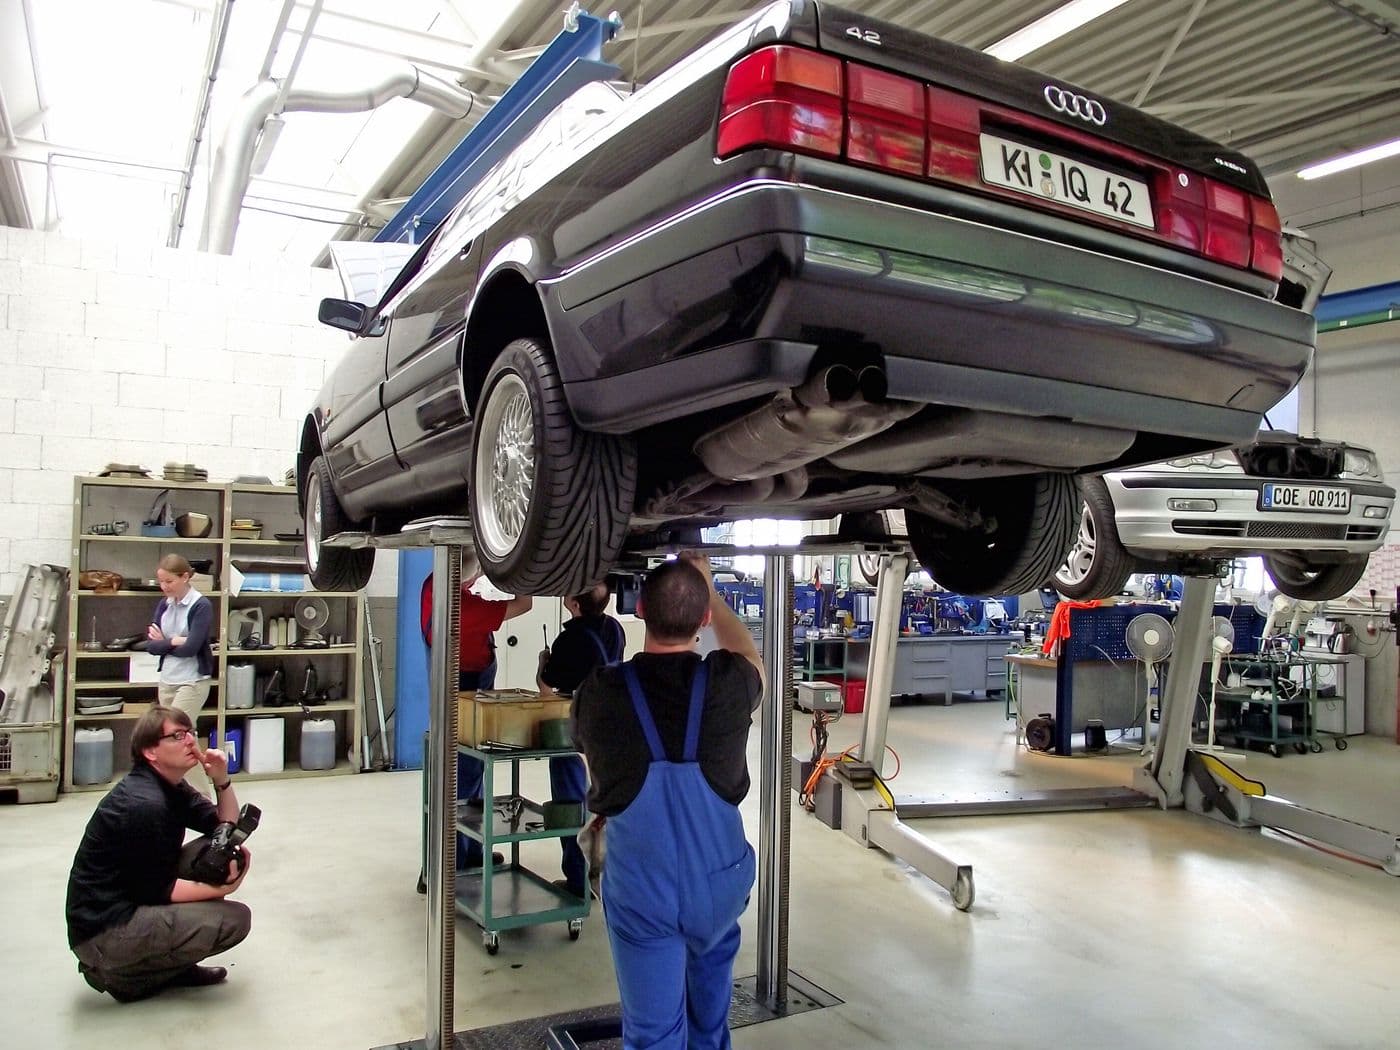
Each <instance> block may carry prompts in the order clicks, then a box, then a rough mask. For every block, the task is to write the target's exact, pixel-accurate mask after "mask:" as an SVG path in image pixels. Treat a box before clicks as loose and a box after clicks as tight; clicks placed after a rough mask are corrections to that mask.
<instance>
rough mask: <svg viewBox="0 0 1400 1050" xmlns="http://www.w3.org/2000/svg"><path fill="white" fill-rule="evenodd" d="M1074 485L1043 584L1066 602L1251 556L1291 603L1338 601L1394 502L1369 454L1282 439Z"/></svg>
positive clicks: (1376, 543) (1385, 527) (1263, 436)
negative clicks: (1143, 577) (1064, 543)
mask: <svg viewBox="0 0 1400 1050" xmlns="http://www.w3.org/2000/svg"><path fill="white" fill-rule="evenodd" d="M1079 489H1080V495H1081V497H1082V499H1083V508H1082V510H1081V512H1080V519H1079V532H1078V535H1077V536H1076V538H1075V541H1074V546H1073V547H1072V548H1071V549H1070V552H1069V555H1068V556H1067V557H1066V559H1065V562H1064V564H1063V565H1061V566H1060V568H1059V569H1058V570H1057V571H1056V573H1055V577H1054V580H1053V584H1054V587H1055V589H1056V590H1058V591H1059V592H1060V593H1061V594H1063V595H1064V596H1065V597H1067V598H1074V599H1077V600H1084V599H1090V598H1107V597H1108V596H1109V595H1112V594H1118V593H1119V592H1120V591H1122V589H1123V585H1124V584H1125V583H1127V580H1128V577H1129V576H1130V575H1132V574H1133V573H1137V572H1154V573H1160V572H1175V571H1179V570H1180V569H1181V567H1182V565H1183V563H1185V564H1187V565H1190V564H1194V565H1195V566H1196V567H1197V568H1198V569H1201V568H1202V566H1203V563H1205V562H1209V561H1219V560H1225V559H1231V558H1244V557H1249V556H1251V555H1258V556H1260V557H1262V558H1263V560H1264V568H1265V571H1267V572H1268V574H1269V576H1270V578H1272V580H1273V581H1274V586H1275V587H1277V588H1278V589H1279V591H1281V592H1282V593H1283V594H1286V595H1287V596H1288V597H1290V598H1299V599H1305V600H1310V601H1324V600H1329V599H1332V598H1340V597H1341V596H1342V595H1344V594H1346V593H1347V592H1348V591H1350V590H1351V589H1352V588H1353V587H1355V586H1356V584H1357V583H1358V582H1360V580H1361V577H1362V575H1363V574H1364V573H1365V572H1366V565H1367V562H1368V561H1369V559H1370V556H1371V553H1372V552H1373V551H1375V550H1377V549H1378V548H1379V547H1380V546H1381V544H1382V543H1384V542H1385V537H1386V534H1387V533H1388V532H1389V531H1390V514H1391V510H1392V509H1393V507H1394V504H1395V489H1393V488H1391V487H1390V486H1389V485H1387V484H1385V479H1384V477H1383V476H1382V474H1381V468H1380V463H1379V462H1378V461H1377V459H1376V456H1375V453H1373V452H1372V451H1371V450H1370V449H1366V448H1360V447H1358V446H1355V445H1347V444H1343V443H1341V442H1335V441H1319V440H1317V439H1313V438H1300V437H1297V436H1296V435H1294V434H1288V433H1284V432H1281V431H1263V432H1261V433H1260V434H1259V437H1258V439H1257V440H1255V441H1253V442H1251V443H1250V444H1248V445H1242V446H1240V447H1238V448H1233V449H1226V450H1224V451H1221V452H1206V453H1201V454H1197V455H1192V456H1184V457H1182V458H1179V459H1173V460H1170V461H1169V462H1166V463H1157V464H1154V465H1152V466H1146V467H1135V468H1133V469H1131V470H1121V471H1113V472H1111V473H1109V474H1105V475H1104V476H1103V477H1088V478H1081V479H1079Z"/></svg>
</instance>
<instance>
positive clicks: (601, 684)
mask: <svg viewBox="0 0 1400 1050" xmlns="http://www.w3.org/2000/svg"><path fill="white" fill-rule="evenodd" d="M637 615H638V616H639V617H640V618H641V619H642V620H644V621H645V623H646V642H645V645H644V647H643V652H641V653H640V654H638V655H637V656H635V657H633V658H632V659H631V660H629V661H627V662H626V663H624V664H620V665H618V666H616V667H605V668H603V669H601V670H599V671H597V672H595V673H594V674H593V675H591V676H590V677H589V678H588V679H587V680H586V681H585V682H584V683H583V684H582V685H581V686H580V687H579V689H578V690H577V692H576V693H575V694H574V704H573V718H574V738H575V741H576V742H577V743H578V745H579V747H580V749H581V750H582V751H583V753H584V757H585V758H586V759H587V760H588V765H589V772H590V774H591V775H592V779H593V784H592V787H591V788H590V789H589V794H588V808H589V810H591V811H592V812H593V813H596V814H600V815H601V816H602V817H603V818H604V819H605V821H606V828H607V832H606V835H607V865H606V868H605V869H604V871H603V880H602V891H603V908H604V918H605V919H606V921H607V925H608V938H609V940H610V942H611V944H612V954H613V966H614V968H615V969H616V971H617V983H618V989H619V991H620V992H621V996H622V1043H623V1047H624V1050H642V1048H676V1050H682V1048H687V1047H688V1048H690V1050H702V1048H703V1050H709V1048H727V1047H728V1046H729V1045H730V1042H729V1028H728V1018H729V995H730V984H731V982H732V980H733V971H734V957H735V955H736V954H738V951H739V917H740V916H741V915H742V914H743V913H744V909H745V908H746V907H747V906H748V897H749V891H750V890H751V889H752V887H753V881H754V874H755V865H754V852H753V849H752V847H750V846H749V844H748V842H747V841H746V840H745V839H744V825H743V821H742V820H741V819H740V817H739V803H740V802H741V801H742V800H743V798H744V796H745V795H746V794H748V790H749V771H748V764H747V761H746V758H745V748H746V745H747V742H748V734H749V728H750V725H751V724H752V716H753V711H754V710H755V709H756V708H757V707H758V704H759V700H760V699H761V698H762V695H763V669H762V663H761V661H760V659H759V655H758V649H757V647H756V646H755V645H754V642H753V638H752V637H751V636H750V635H749V632H748V630H747V629H746V628H745V627H744V625H743V624H742V623H741V622H740V620H739V618H738V617H737V616H736V615H735V614H734V612H733V610H732V609H730V608H729V606H728V605H726V604H725V602H724V600H723V599H722V598H720V596H719V595H718V594H717V593H715V589H714V583H713V580H712V578H711V576H710V569H709V564H708V562H707V561H706V560H705V559H704V558H703V557H702V556H699V555H683V556H682V560H680V561H675V562H667V563H665V564H663V565H661V566H658V567H657V568H656V569H654V570H652V572H651V573H650V574H649V575H648V577H647V579H646V582H645V583H644V584H643V586H642V593H641V597H640V600H639V602H638V606H637ZM705 624H711V625H712V626H713V628H714V634H715V641H716V642H717V643H718V645H719V648H718V649H717V650H716V651H715V652H712V653H710V654H709V655H708V656H706V657H705V658H704V659H701V657H700V655H699V654H698V653H697V652H696V650H695V644H696V634H697V632H698V631H699V630H700V628H701V627H702V626H704V625H705Z"/></svg>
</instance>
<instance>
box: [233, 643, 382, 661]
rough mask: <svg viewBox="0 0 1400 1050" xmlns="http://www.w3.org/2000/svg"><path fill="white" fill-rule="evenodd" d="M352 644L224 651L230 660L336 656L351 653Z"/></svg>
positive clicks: (352, 650)
mask: <svg viewBox="0 0 1400 1050" xmlns="http://www.w3.org/2000/svg"><path fill="white" fill-rule="evenodd" d="M354 651H355V647H354V646H353V645H321V646H300V645H295V646H284V647H283V648H281V649H230V650H228V652H227V653H226V655H227V656H228V658H229V659H230V660H233V659H243V658H245V657H251V656H326V655H330V656H337V655H341V654H344V653H353V652H354Z"/></svg>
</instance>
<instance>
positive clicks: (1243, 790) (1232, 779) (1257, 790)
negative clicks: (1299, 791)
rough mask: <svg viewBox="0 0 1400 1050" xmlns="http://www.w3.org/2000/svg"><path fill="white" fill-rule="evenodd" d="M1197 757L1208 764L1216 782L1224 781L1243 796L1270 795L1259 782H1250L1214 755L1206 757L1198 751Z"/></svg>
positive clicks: (1207, 767) (1207, 766)
mask: <svg viewBox="0 0 1400 1050" xmlns="http://www.w3.org/2000/svg"><path fill="white" fill-rule="evenodd" d="M1196 755H1197V757H1198V758H1200V759H1201V761H1202V762H1204V763H1205V764H1206V769H1208V770H1209V771H1210V774H1211V776H1213V777H1215V779H1216V780H1223V781H1224V782H1225V783H1226V784H1228V785H1230V787H1232V788H1234V789H1235V790H1236V791H1238V792H1239V793H1240V794H1241V795H1256V796H1260V797H1262V796H1264V795H1267V794H1268V791H1267V790H1266V789H1265V787H1264V785H1263V784H1262V783H1261V782H1259V781H1258V780H1250V779H1249V777H1247V776H1245V775H1243V774H1242V773H1240V771H1239V770H1237V769H1234V768H1232V767H1231V766H1227V765H1226V764H1225V763H1224V762H1222V761H1220V759H1218V758H1216V757H1215V756H1214V755H1205V754H1202V753H1201V752H1199V751H1197V752H1196Z"/></svg>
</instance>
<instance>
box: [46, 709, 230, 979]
mask: <svg viewBox="0 0 1400 1050" xmlns="http://www.w3.org/2000/svg"><path fill="white" fill-rule="evenodd" d="M131 759H132V768H131V772H130V773H128V774H127V775H126V776H125V777H123V778H122V780H121V782H120V783H118V784H117V786H116V787H114V788H113V789H112V790H111V791H110V792H108V794H107V796H106V798H104V799H103V800H102V801H101V802H100V803H98V806H97V809H96V810H95V811H94V812H93V815H92V819H90V820H89V821H88V825H87V830H86V831H85V832H84V833H83V840H82V842H81V843H80V844H79V846H78V852H77V854H76V855H75V856H74V858H73V871H72V873H71V874H70V875H69V878H68V905H67V915H68V944H69V947H71V948H72V949H73V954H74V955H76V956H77V957H78V971H79V972H80V973H81V974H82V975H83V978H84V979H85V980H86V981H87V983H88V984H90V985H91V986H92V987H93V988H95V989H97V990H98V991H99V992H107V993H108V994H110V995H111V996H112V998H114V999H116V1000H117V1001H118V1002H124V1003H125V1002H132V1001H134V1000H137V999H145V998H147V997H149V996H152V995H155V994H156V993H157V992H159V991H161V990H162V989H165V988H172V987H191V986H199V985H207V984H217V983H218V982H220V981H222V980H223V979H224V978H225V977H227V976H228V973H227V971H226V970H225V969H224V968H223V967H222V966H200V965H199V962H200V960H202V959H204V958H207V957H208V956H211V955H217V954H218V953H220V952H223V951H226V950H228V949H229V948H232V947H233V946H234V945H236V944H238V943H239V942H240V941H242V940H243V938H244V937H246V936H248V929H249V926H250V925H251V922H252V915H251V913H250V912H249V910H248V906H247V905H246V904H240V903H238V902H236V901H231V900H227V899H226V898H227V897H228V896H229V894H231V893H233V892H234V891H235V890H237V889H238V888H239V887H240V886H241V885H243V880H244V879H245V878H247V875H248V867H249V863H250V858H249V854H248V851H247V850H246V849H245V848H244V847H243V846H242V845H241V842H242V839H243V838H246V837H247V834H248V832H249V831H251V829H252V826H256V822H257V811H256V809H255V808H254V807H252V806H247V807H244V808H245V811H246V812H245V813H244V814H243V819H240V814H239V809H238V799H237V798H236V797H235V796H234V792H233V785H232V783H231V781H230V780H229V772H228V758H227V756H225V755H224V753H223V752H222V751H218V750H212V749H210V750H206V749H204V748H201V747H200V746H199V739H198V737H196V736H195V734H194V731H193V727H192V726H191V724H190V719H189V716H188V715H186V714H185V713H184V712H183V711H179V710H176V709H174V708H169V707H160V706H153V707H152V708H151V709H150V710H149V711H147V712H146V713H145V714H144V715H142V716H141V718H140V719H139V720H138V721H137V722H136V725H135V728H134V729H133V731H132V734H131ZM196 765H202V766H203V767H204V770H205V772H206V773H208V774H209V778H210V780H212V781H213V783H214V787H215V800H216V801H217V803H218V805H217V807H216V806H215V805H213V804H211V803H210V801H209V800H208V799H207V798H205V797H204V796H202V795H200V794H199V793H198V792H197V791H195V790H194V788H192V787H190V785H189V784H187V783H186V782H185V780H184V777H185V774H186V773H187V772H188V771H189V770H191V769H193V768H194V767H195V766H196ZM187 829H190V830H194V831H198V832H200V833H201V834H203V835H205V836H207V837H206V838H203V839H196V840H194V841H192V842H191V843H190V844H189V845H188V846H183V845H182V844H183V842H184V837H185V831H186V830H187ZM200 880H204V881H200Z"/></svg>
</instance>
